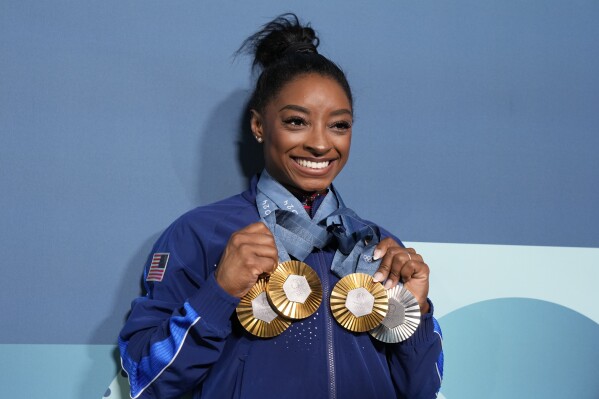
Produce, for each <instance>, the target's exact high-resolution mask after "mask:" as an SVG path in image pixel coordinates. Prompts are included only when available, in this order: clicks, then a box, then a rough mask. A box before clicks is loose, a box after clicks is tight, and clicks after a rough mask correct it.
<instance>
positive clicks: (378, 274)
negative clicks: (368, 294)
mask: <svg viewBox="0 0 599 399" xmlns="http://www.w3.org/2000/svg"><path fill="white" fill-rule="evenodd" d="M372 280H373V281H374V282H375V283H378V282H381V281H383V273H381V272H376V273H374V276H372Z"/></svg>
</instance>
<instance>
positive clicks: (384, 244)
mask: <svg viewBox="0 0 599 399" xmlns="http://www.w3.org/2000/svg"><path fill="white" fill-rule="evenodd" d="M394 246H399V244H397V243H396V242H395V241H394V240H393V239H392V238H391V237H387V238H384V239H382V240H381V242H379V243H378V244H377V246H376V247H375V248H374V253H373V256H372V258H373V259H374V260H379V259H381V258H382V257H383V256H385V254H386V253H387V249H389V248H390V247H394Z"/></svg>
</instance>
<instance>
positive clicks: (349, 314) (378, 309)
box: [331, 273, 389, 332]
mask: <svg viewBox="0 0 599 399" xmlns="http://www.w3.org/2000/svg"><path fill="white" fill-rule="evenodd" d="M388 304H389V299H388V297H387V293H386V292H385V288H384V287H383V285H382V284H381V283H376V282H374V281H373V280H372V276H369V275H368V274H364V273H352V274H348V275H347V276H345V277H343V278H342V279H341V280H339V281H338V282H337V284H336V285H335V287H334V288H333V291H332V292H331V311H332V312H333V316H334V317H335V319H336V320H337V322H338V323H339V324H341V326H343V327H344V328H346V329H348V330H350V331H353V332H364V331H368V330H372V329H373V328H374V327H376V326H378V325H379V324H380V323H381V321H382V320H383V319H384V318H385V315H386V314H387V308H388Z"/></svg>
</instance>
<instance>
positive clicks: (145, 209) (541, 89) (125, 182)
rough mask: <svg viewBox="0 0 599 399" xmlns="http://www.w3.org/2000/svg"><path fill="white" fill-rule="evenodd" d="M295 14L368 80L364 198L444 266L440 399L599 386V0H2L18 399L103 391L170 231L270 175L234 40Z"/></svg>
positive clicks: (7, 327)
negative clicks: (251, 129)
mask: <svg viewBox="0 0 599 399" xmlns="http://www.w3.org/2000/svg"><path fill="white" fill-rule="evenodd" d="M285 11H294V12H297V13H298V14H299V15H300V16H301V17H302V19H304V20H307V21H311V22H312V24H313V25H314V27H315V28H316V29H317V30H318V33H319V34H320V36H321V39H322V46H321V52H322V53H324V54H325V55H328V56H330V57H331V58H332V59H333V60H335V61H336V62H338V63H339V64H340V65H341V66H342V67H343V69H344V70H345V71H346V72H347V74H348V77H349V79H350V83H351V84H352V87H353V89H354V94H355V98H356V102H355V124H354V135H353V147H352V152H351V159H350V161H349V163H348V165H347V167H346V169H345V170H344V171H343V172H342V174H341V175H340V176H339V178H338V179H337V182H336V183H337V186H338V188H339V189H340V191H341V192H342V193H343V195H344V199H345V200H346V202H347V203H348V204H349V205H350V206H351V207H352V208H354V209H355V210H356V211H357V212H358V213H359V214H361V215H363V216H364V217H366V218H368V219H371V220H374V221H377V222H379V223H381V224H382V225H384V226H385V227H386V228H388V229H389V230H391V231H393V232H394V233H395V234H397V235H398V236H399V237H400V238H402V239H403V240H405V241H409V242H412V243H413V245H414V246H415V247H416V248H417V249H418V251H419V252H421V253H422V254H423V255H424V258H425V260H426V261H427V263H429V265H430V266H431V269H432V275H431V279H432V285H431V297H432V299H433V300H434V302H435V304H436V310H437V316H439V318H440V319H441V322H442V326H443V327H444V328H445V335H446V342H445V343H444V345H445V348H446V362H447V365H446V381H445V384H444V389H443V395H445V397H446V398H447V399H453V398H460V399H463V398H466V399H468V398H480V397H489V398H494V397H518V396H515V394H514V392H521V393H524V392H526V393H528V392H533V391H535V392H537V393H542V395H533V396H522V397H535V396H542V397H544V398H550V399H553V398H556V399H557V398H561V397H563V396H562V393H563V392H566V391H564V390H563V389H566V388H565V387H567V386H572V387H576V389H577V390H575V391H572V392H576V394H577V395H578V396H576V397H580V398H585V397H588V398H596V397H597V396H598V395H599V389H598V388H597V385H596V384H595V385H594V383H593V382H591V381H590V379H588V378H587V377H588V376H589V373H590V371H589V370H594V369H595V368H596V367H595V366H594V364H592V363H591V358H590V357H588V356H590V355H592V354H596V353H597V345H598V344H597V342H599V333H598V332H597V323H599V315H598V314H597V310H593V309H594V308H596V306H595V307H594V306H593V305H592V304H596V303H599V297H598V296H597V294H596V289H595V286H594V281H597V280H598V277H599V276H598V275H597V270H599V267H598V266H599V255H598V254H597V248H599V208H598V207H597V204H598V203H599V184H598V182H599V157H598V156H597V153H598V151H599V112H597V109H598V105H599V75H598V74H597V71H599V42H598V41H597V40H596V38H597V37H599V24H597V23H596V21H597V20H599V3H597V2H595V1H571V2H566V1H555V0H549V1H533V0H530V1H522V2H511V1H508V2H499V1H487V2H479V1H465V0H456V1H453V2H442V1H429V2H409V1H397V2H384V3H365V2H358V1H353V0H352V1H345V2H341V1H332V2H326V3H324V4H323V3H321V2H316V1H304V2H301V3H299V2H297V3H296V2H289V3H286V4H281V2H275V1H270V0H269V1H264V2H258V3H252V2H249V3H248V2H241V3H239V2H233V1H222V2H214V3H211V2H191V1H183V2H175V3H173V2H160V1H145V2H140V1H138V2H135V1H134V2H117V1H112V0H110V1H103V2H68V1H45V2H32V1H3V2H0V54H2V56H1V57H0V250H1V251H2V271H3V274H2V277H3V282H4V284H3V287H2V289H1V290H0V306H1V307H2V316H3V324H2V327H3V328H0V359H1V360H0V397H11V398H14V397H17V398H18V397H42V395H41V394H44V396H43V397H50V398H55V397H56V398H81V397H101V396H102V395H103V394H104V393H105V392H106V387H108V386H109V385H110V384H111V381H113V379H114V378H115V376H116V375H117V373H118V364H116V363H115V360H114V346H115V344H116V336H117V334H118V331H119V329H120V327H121V326H122V323H123V320H124V317H125V316H126V313H127V311H128V309H129V303H130V301H131V300H132V299H133V298H134V297H136V296H137V295H139V294H140V293H141V272H142V267H143V263H144V262H145V260H146V258H147V256H148V254H149V251H150V249H151V246H152V244H153V242H154V241H155V240H156V238H157V237H158V235H159V234H160V232H161V231H163V230H164V229H165V228H166V227H167V226H168V224H169V223H171V222H172V221H173V220H174V219H175V218H176V217H177V216H179V215H180V214H181V213H183V212H185V211H186V210H189V209H191V208H193V207H195V206H198V205H202V204H206V203H209V202H212V201H215V200H217V199H220V198H223V197H224V196H228V195H232V194H235V193H237V192H239V191H240V190H242V189H244V188H245V187H246V186H247V177H248V175H250V174H251V173H253V172H255V171H257V166H256V164H255V163H254V162H251V159H252V157H256V156H258V157H259V147H258V146H257V145H256V144H255V143H253V142H252V139H251V137H249V133H248V130H247V115H244V105H245V103H246V101H247V97H248V95H249V92H250V90H251V87H252V76H251V75H250V60H249V59H248V58H247V57H244V56H241V57H237V58H234V57H233V54H234V52H235V51H236V50H237V48H238V47H239V45H240V44H241V42H242V41H243V40H244V39H245V38H246V37H247V36H248V35H249V34H251V33H253V32H254V31H255V30H256V29H257V28H258V26H259V25H261V24H263V23H265V22H267V21H268V20H270V19H271V18H272V17H274V16H276V15H278V14H280V13H282V12H285ZM558 260H559V262H558ZM571 275H573V276H571ZM540 281H543V282H544V283H543V284H540V283H539V282H540ZM494 314H496V315H494ZM483 316H484V317H485V318H483ZM556 320H564V323H562V324H560V323H558V324H557V325H556V324H555V323H556ZM504 322H505V323H508V324H510V328H507V327H504V326H503V325H504V324H505V323H504ZM512 325H522V326H525V328H520V329H518V328H511V327H512ZM543 328H546V329H547V330H548V331H547V332H546V333H545V334H541V332H542V331H543ZM493 337H495V338H500V339H498V340H496V339H493ZM532 337H534V339H536V340H537V341H535V344H534V345H529V344H528V343H529V342H530V340H531V339H533V338H532ZM573 339H575V340H576V345H575V346H574V347H572V350H571V352H568V351H566V349H565V348H563V347H559V346H558V344H556V343H568V344H570V343H571V341H572V340H573ZM471 342H475V343H476V345H470V344H469V343H471ZM485 348H486V349H488V351H499V352H500V353H505V354H506V355H505V358H501V359H499V358H491V357H484V356H482V355H481V357H477V356H479V355H480V354H482V353H484V349H485ZM583 348H586V349H587V350H586V351H584V350H583ZM508 349H510V350H511V351H510V350H508ZM544 349H546V350H547V351H546V352H544V351H543V350H544ZM494 353H495V352H494ZM587 355H588V356H587ZM543 356H548V357H547V358H545V357H543ZM595 358H596V356H595ZM542 359H553V360H554V361H553V362H551V361H549V360H547V361H543V362H542V363H543V365H544V366H546V367H547V369H537V370H535V371H534V373H532V372H531V373H532V374H530V376H531V378H530V379H520V377H518V378H516V377H517V376H516V375H515V374H514V375H512V374H510V373H515V372H518V373H520V372H522V373H524V371H523V369H520V368H519V367H521V368H526V369H527V370H528V369H529V367H530V368H533V367H534V366H535V365H536V364H537V363H535V362H537V361H540V360H542ZM52 365H54V366H55V367H52ZM475 365H480V366H479V367H476V366H475ZM512 365H513V366H514V367H513V368H510V367H509V366H512ZM516 366H518V367H516ZM473 367H476V369H477V370H480V371H481V374H483V375H481V378H480V380H477V381H476V383H470V381H468V380H467V378H468V376H469V375H470V374H471V372H472V370H473ZM558 371H559V372H563V373H565V374H564V378H563V379H562V380H560V379H558V378H552V376H553V374H551V373H557V372H558ZM571 372H572V373H574V372H576V373H577V374H576V376H573V374H569V373H571ZM60 374H63V375H64V377H62V378H61V377H60V376H59V375H60ZM541 375H546V376H548V378H549V379H551V381H550V382H551V384H549V383H548V384H546V385H543V386H540V385H538V384H536V382H535V381H537V380H540V378H541ZM518 376H520V374H518ZM567 376H568V378H569V379H568V378H566V377H567ZM537 377H538V378H537ZM570 377H571V378H570ZM510 378H511V380H510ZM508 380H509V381H511V384H512V385H511V386H510V388H509V389H513V390H512V391H510V390H507V389H508V387H507V386H506V385H505V384H501V382H504V381H508ZM533 382H535V383H533ZM115 384H118V380H117V381H115ZM485 384H486V385H485ZM568 384H570V385H568ZM485 386H487V387H488V389H489V390H490V389H491V388H492V389H493V392H481V391H479V390H482V389H483V387H485ZM572 389H574V388H572ZM477 391H478V392H477ZM115 392H116V391H115ZM493 395H495V396H493ZM501 395H504V396H501ZM585 395H587V396H585Z"/></svg>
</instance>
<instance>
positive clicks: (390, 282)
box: [385, 280, 393, 290]
mask: <svg viewBox="0 0 599 399" xmlns="http://www.w3.org/2000/svg"><path fill="white" fill-rule="evenodd" d="M391 287H393V280H387V281H386V282H385V289H386V290H388V289H389V288H391Z"/></svg>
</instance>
